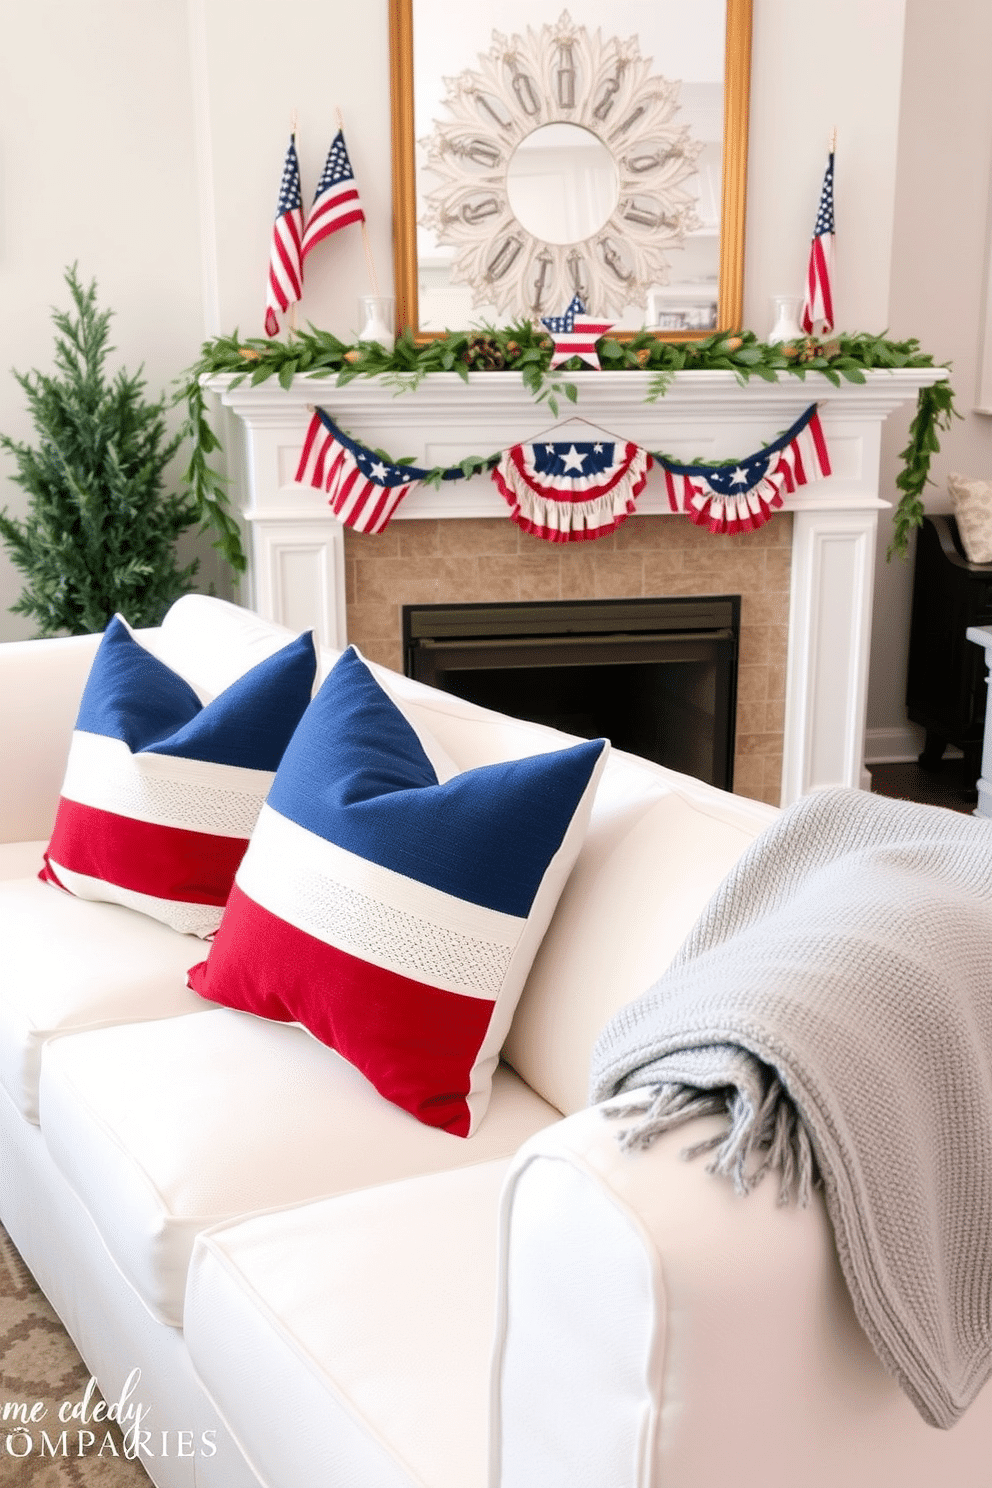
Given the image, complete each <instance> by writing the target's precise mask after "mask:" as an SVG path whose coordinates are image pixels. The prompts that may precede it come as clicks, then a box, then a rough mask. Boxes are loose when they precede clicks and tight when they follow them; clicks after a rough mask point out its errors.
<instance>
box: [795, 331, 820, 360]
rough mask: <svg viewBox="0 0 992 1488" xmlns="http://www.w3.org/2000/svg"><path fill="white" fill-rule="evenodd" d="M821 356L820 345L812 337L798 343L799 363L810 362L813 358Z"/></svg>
mask: <svg viewBox="0 0 992 1488" xmlns="http://www.w3.org/2000/svg"><path fill="white" fill-rule="evenodd" d="M818 356H822V351H821V349H820V343H819V341H817V340H816V338H815V337H813V336H807V337H806V339H805V341H801V342H800V343H799V360H800V361H801V362H812V361H813V360H814V358H816V357H818Z"/></svg>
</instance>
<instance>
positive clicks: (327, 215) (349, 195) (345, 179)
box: [303, 129, 365, 262]
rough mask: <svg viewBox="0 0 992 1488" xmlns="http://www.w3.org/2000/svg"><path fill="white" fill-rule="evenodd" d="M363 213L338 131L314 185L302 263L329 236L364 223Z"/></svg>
mask: <svg viewBox="0 0 992 1488" xmlns="http://www.w3.org/2000/svg"><path fill="white" fill-rule="evenodd" d="M364 221H365V213H364V212H363V211H362V204H361V202H360V200H359V197H358V187H357V186H356V185H355V175H354V172H353V171H352V168H351V161H350V160H349V159H348V151H347V150H346V149H345V143H344V131H343V130H342V129H339V130H338V132H337V134H336V135H335V136H334V138H333V140H332V141H331V148H330V149H329V150H328V152H327V159H326V161H325V162H324V170H323V174H322V175H321V178H320V180H319V181H318V183H317V194H316V196H315V197H314V199H313V206H312V207H311V208H310V211H309V213H308V215H307V221H306V226H305V228H304V229H303V260H304V262H305V261H306V257H307V254H308V253H310V252H311V250H312V249H314V248H316V246H317V244H318V243H321V242H323V240H324V239H325V238H327V237H330V235H331V233H335V232H338V231H339V230H340V229H341V228H342V227H347V226H348V225H349V223H352V222H364Z"/></svg>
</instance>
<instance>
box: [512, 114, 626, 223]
mask: <svg viewBox="0 0 992 1488" xmlns="http://www.w3.org/2000/svg"><path fill="white" fill-rule="evenodd" d="M506 194H507V199H508V201H509V204H510V210H511V211H512V212H513V215H514V216H515V217H516V219H517V221H518V222H519V223H520V225H521V227H523V228H525V229H526V230H527V232H529V233H531V234H532V235H533V236H534V237H535V238H537V240H538V241H539V242H542V243H581V242H583V241H584V240H585V239H586V238H591V237H592V235H593V234H594V233H597V232H599V230H600V228H602V227H605V226H606V224H607V222H608V221H609V220H610V217H611V216H612V215H613V212H614V211H615V210H616V206H617V201H618V200H619V196H620V182H619V177H618V174H617V168H616V165H615V163H614V160H613V156H612V155H611V154H610V152H609V150H608V149H607V148H606V146H605V145H604V144H603V141H602V140H601V139H600V138H599V137H598V136H597V135H595V134H593V132H592V130H591V129H582V128H580V127H579V125H577V124H543V125H542V126H541V127H540V129H535V130H533V132H532V133H531V134H528V135H526V136H525V137H524V139H522V140H521V141H520V144H519V145H518V146H517V148H516V149H515V150H514V152H513V155H512V156H511V158H510V163H509V166H508V167H507V172H506Z"/></svg>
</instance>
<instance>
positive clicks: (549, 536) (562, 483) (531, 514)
mask: <svg viewBox="0 0 992 1488" xmlns="http://www.w3.org/2000/svg"><path fill="white" fill-rule="evenodd" d="M650 469H651V456H650V455H649V454H648V452H647V450H645V449H641V448H640V447H639V446H638V445H636V444H630V443H626V444H624V443H621V442H619V441H614V440H607V439H600V440H592V441H590V440H583V441H579V440H564V441H553V442H548V441H545V440H541V441H540V442H539V443H537V444H515V445H514V446H513V447H512V449H508V450H505V451H504V452H503V454H502V455H501V456H500V458H499V463H498V464H497V465H496V467H495V468H494V470H493V480H494V481H495V483H496V486H497V487H498V489H499V491H500V492H501V494H502V495H503V496H504V497H505V499H506V501H507V502H508V503H509V507H510V519H511V521H513V522H516V524H517V526H518V527H521V528H523V530H524V532H530V533H531V534H532V535H533V536H534V537H543V538H545V539H546V540H547V541H548V542H581V541H583V540H587V539H589V538H594V537H605V535H606V534H607V533H608V532H615V531H616V529H617V528H618V527H619V526H620V523H621V522H623V521H626V519H627V517H629V516H630V514H631V512H632V511H633V510H634V503H635V501H636V499H637V497H638V496H639V495H640V494H641V492H642V491H643V490H644V485H645V482H646V480H647V473H648V471H649V470H650Z"/></svg>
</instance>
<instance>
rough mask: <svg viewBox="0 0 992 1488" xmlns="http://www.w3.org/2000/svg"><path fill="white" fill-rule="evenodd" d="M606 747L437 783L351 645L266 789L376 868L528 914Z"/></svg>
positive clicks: (598, 744) (288, 811)
mask: <svg viewBox="0 0 992 1488" xmlns="http://www.w3.org/2000/svg"><path fill="white" fill-rule="evenodd" d="M606 747H607V745H606V741H605V740H602V739H597V740H592V741H590V742H589V743H586V744H577V745H574V746H573V747H572V748H570V749H562V750H555V751H553V752H551V753H548V754H540V755H535V756H532V757H531V758H529V759H523V760H510V761H507V762H505V763H501V764H495V765H484V766H482V767H480V768H479V769H475V770H467V771H465V773H464V774H461V775H458V776H456V777H455V778H454V779H453V780H449V781H446V782H445V783H444V784H439V783H438V780H437V776H436V775H435V773H434V770H433V768H432V766H431V765H430V762H429V761H428V759H427V756H426V754H425V753H424V750H423V748H422V747H421V745H420V742H419V740H418V738H417V735H416V732H415V730H414V729H413V728H412V727H411V725H410V724H409V723H408V722H407V720H406V718H404V716H403V714H402V713H401V712H400V710H399V708H397V706H396V704H395V703H394V702H393V701H392V699H391V698H390V697H389V696H388V695H387V694H386V693H385V692H384V691H383V690H382V688H381V687H380V686H379V684H378V683H377V682H376V680H375V678H374V677H373V676H372V675H371V673H370V672H369V670H368V668H367V666H366V664H365V662H364V661H363V660H362V658H361V657H360V656H358V655H357V654H356V652H355V651H354V650H353V649H349V650H348V651H346V652H345V653H344V655H343V656H342V657H341V659H340V660H339V661H338V662H337V664H336V665H335V667H334V668H333V669H332V671H331V672H330V674H329V675H328V677H327V679H326V680H325V682H324V684H323V686H322V687H321V689H320V691H319V692H318V693H317V696H316V697H315V698H314V700H313V702H312V703H311V704H310V707H309V708H308V710H307V712H306V714H305V715H304V717H303V719H302V721H301V723H300V726H299V728H298V729H297V730H296V733H295V734H294V736H293V738H292V740H291V741H290V744H289V746H288V747H287V750H286V753H285V755H284V757H283V761H282V764H281V766H280V768H279V771H278V773H277V775H276V779H275V782H274V784H273V786H272V790H271V791H270V793H269V798H268V800H269V805H270V806H271V807H272V808H273V809H274V810H275V811H278V812H279V813H280V814H281V815H282V816H285V817H288V818H289V820H291V821H294V822H296V823H297V824H298V825H299V826H301V827H304V828H306V829H307V830H308V831H310V832H313V833H314V834H315V835H317V836H319V837H323V838H324V839H325V840H326V841H329V842H333V843H334V844H335V845H336V846H338V847H341V848H344V849H345V850H347V851H348V852H352V853H354V854H356V855H357V856H358V857H362V858H366V859H368V860H370V861H372V862H374V863H377V864H379V865H380V867H383V868H388V869H391V870H392V871H393V872H395V873H399V874H402V875H403V876H404V877H407V878H414V879H417V880H418V881H419V882H421V883H425V884H429V885H430V886H431V887H432V888H435V889H440V890H441V891H442V892H443V893H447V894H451V895H452V896H454V897H455V898H458V899H464V900H468V901H470V902H472V903H474V904H480V905H484V906H485V907H486V908H488V909H495V910H499V911H500V912H502V913H504V914H510V915H518V916H523V917H526V915H527V914H528V913H529V912H530V908H531V905H532V903H533V901H534V896H535V895H536V893H537V890H538V888H539V887H540V884H541V881H542V879H543V878H544V876H545V874H546V872H547V869H548V864H549V862H550V861H551V859H552V858H553V856H554V854H555V853H556V852H557V850H558V848H559V846H560V845H561V842H562V840H563V838H564V836H565V833H566V831H567V829H568V827H569V825H570V823H571V821H572V817H573V816H574V814H575V810H576V805H577V802H578V801H579V799H580V798H581V796H582V793H583V791H584V790H585V788H586V786H587V785H588V783H589V780H590V778H591V776H592V772H593V770H594V769H595V767H596V764H597V761H598V760H599V758H600V756H601V754H602V752H603V750H604V748H606Z"/></svg>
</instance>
